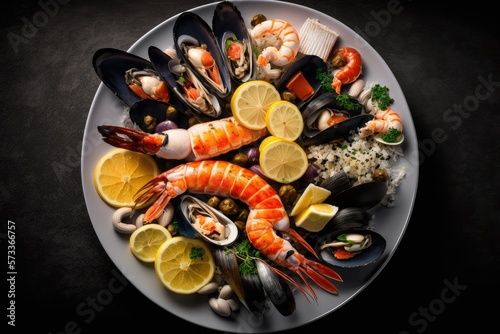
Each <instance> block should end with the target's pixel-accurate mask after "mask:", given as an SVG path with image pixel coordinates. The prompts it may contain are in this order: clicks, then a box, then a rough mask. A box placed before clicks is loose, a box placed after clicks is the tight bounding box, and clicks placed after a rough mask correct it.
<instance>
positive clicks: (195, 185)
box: [135, 160, 342, 299]
mask: <svg viewBox="0 0 500 334" xmlns="http://www.w3.org/2000/svg"><path fill="white" fill-rule="evenodd" d="M187 191H190V192H192V193H197V194H211V195H220V196H225V197H232V198H235V199H239V200H241V201H242V202H244V203H245V204H247V205H248V207H249V209H250V213H249V215H248V219H247V222H246V232H247V236H248V239H249V241H250V242H251V243H252V245H253V246H254V247H255V248H256V249H258V250H259V251H260V252H261V254H263V255H264V256H266V257H267V258H268V259H269V260H271V261H274V262H275V263H276V264H278V265H280V266H283V267H285V268H287V269H289V270H290V271H292V272H294V273H296V274H297V275H298V276H299V277H300V278H301V279H302V281H303V282H304V283H305V285H306V287H307V290H305V289H304V288H302V287H301V286H300V285H299V284H298V283H297V282H295V281H294V280H293V279H292V278H291V277H289V276H288V275H286V274H285V273H284V272H282V271H281V270H279V269H277V268H275V267H274V266H273V267H272V268H273V270H275V271H276V272H277V273H278V274H279V275H281V276H282V277H284V278H285V279H287V280H288V281H289V282H290V283H292V284H294V285H295V286H297V288H298V289H299V290H300V291H302V292H303V293H304V294H306V295H307V291H308V292H309V293H310V294H311V295H312V296H313V297H314V298H315V299H316V298H317V297H316V294H315V292H314V290H313V288H312V287H311V286H310V285H309V283H308V282H307V280H306V276H307V277H309V278H310V279H312V280H313V281H314V282H315V283H316V284H318V285H319V286H320V287H321V288H323V289H325V290H326V291H328V292H330V293H333V294H337V293H338V290H337V288H336V287H335V285H334V284H333V283H332V282H331V281H330V280H328V278H330V279H333V280H336V281H340V282H342V278H341V277H340V276H339V275H338V274H337V273H336V272H335V271H334V270H333V269H331V268H329V267H327V266H325V265H323V264H321V263H319V262H316V261H313V260H310V259H308V258H306V257H305V256H304V255H302V254H301V253H299V252H298V251H297V250H296V249H295V248H294V247H293V246H292V245H291V243H290V242H289V241H288V240H285V239H284V238H282V237H281V236H279V235H278V233H277V231H279V233H280V234H281V235H282V236H288V237H290V238H291V239H293V240H295V241H296V242H298V243H299V244H300V245H302V246H303V247H304V248H305V249H307V250H308V251H309V252H311V253H312V254H313V255H314V256H315V257H316V258H318V256H317V254H316V253H315V251H314V249H313V248H312V247H311V246H310V245H309V244H308V243H307V242H306V241H305V240H304V239H303V238H302V237H301V236H300V235H299V233H297V232H296V231H295V230H293V229H291V228H290V221H289V218H288V215H287V213H286V211H285V208H284V206H283V203H282V202H281V199H280V197H279V195H278V194H277V192H276V191H275V190H274V189H273V188H272V187H271V186H270V185H269V184H268V183H267V182H266V181H265V180H264V179H263V178H261V177H260V176H259V175H257V174H255V173H253V172H252V171H250V170H248V169H246V168H243V167H240V166H238V165H235V164H232V163H230V162H227V161H216V160H203V161H195V162H187V163H186V164H181V165H178V166H176V167H174V168H172V169H170V170H168V171H166V172H164V173H162V174H160V175H158V176H157V177H156V178H154V179H152V180H151V181H149V182H148V183H146V184H145V185H144V186H143V187H142V188H141V189H140V190H139V191H138V192H137V194H136V197H135V198H136V203H137V204H142V203H146V202H149V201H150V200H153V199H156V201H155V202H154V203H153V204H152V206H151V207H149V209H148V210H147V211H146V213H145V215H144V218H143V219H144V223H146V224H147V223H151V222H153V221H154V220H155V219H157V218H158V217H159V216H160V215H161V213H162V211H163V209H164V208H165V206H166V205H167V204H168V203H169V201H170V199H171V198H174V197H177V196H179V195H181V194H183V193H185V192H187Z"/></svg>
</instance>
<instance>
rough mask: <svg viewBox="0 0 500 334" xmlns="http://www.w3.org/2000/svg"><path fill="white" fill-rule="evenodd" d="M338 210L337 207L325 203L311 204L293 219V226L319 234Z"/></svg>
mask: <svg viewBox="0 0 500 334" xmlns="http://www.w3.org/2000/svg"><path fill="white" fill-rule="evenodd" d="M338 210H339V208H338V207H336V206H334V205H331V204H327V203H316V204H312V205H310V206H309V207H308V208H307V209H305V210H304V211H302V212H301V213H299V214H298V215H297V216H296V217H295V225H296V226H297V227H301V228H303V229H305V230H307V231H310V232H319V231H321V230H322V229H323V228H324V227H325V225H326V224H327V223H328V222H329V221H330V220H331V219H332V218H333V217H334V216H335V214H337V212H338Z"/></svg>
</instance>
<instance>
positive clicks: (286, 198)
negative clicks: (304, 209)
mask: <svg viewBox="0 0 500 334" xmlns="http://www.w3.org/2000/svg"><path fill="white" fill-rule="evenodd" d="M278 195H279V197H280V198H281V201H282V202H283V204H284V205H285V206H286V205H289V204H292V203H293V202H295V200H296V199H297V189H295V187H293V186H292V185H289V184H285V185H283V186H281V187H280V189H279V191H278Z"/></svg>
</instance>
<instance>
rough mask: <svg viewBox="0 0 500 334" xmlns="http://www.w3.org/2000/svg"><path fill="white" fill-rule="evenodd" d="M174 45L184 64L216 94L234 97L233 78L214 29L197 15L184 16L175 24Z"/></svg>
mask: <svg viewBox="0 0 500 334" xmlns="http://www.w3.org/2000/svg"><path fill="white" fill-rule="evenodd" d="M173 35H174V44H175V49H176V50H177V54H179V55H180V58H181V60H182V61H183V63H184V64H185V65H186V67H188V68H189V69H190V70H191V71H192V72H193V74H194V75H195V76H196V77H197V78H198V79H199V80H200V82H201V83H203V85H204V86H205V87H206V88H207V89H208V90H209V91H210V92H211V93H213V94H216V95H217V96H219V97H221V98H225V97H226V96H228V95H229V94H230V93H231V89H232V88H231V76H230V75H229V71H228V69H227V67H226V63H225V61H224V58H223V56H222V53H221V50H220V48H219V45H218V42H217V40H216V39H215V36H214V33H213V31H212V29H211V28H210V26H209V25H208V24H207V23H206V22H205V21H204V20H203V19H202V18H201V17H200V16H199V15H197V14H195V13H193V12H183V13H181V14H180V15H179V17H178V18H177V20H176V21H175V23H174V28H173Z"/></svg>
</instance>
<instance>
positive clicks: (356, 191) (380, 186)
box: [325, 181, 388, 210]
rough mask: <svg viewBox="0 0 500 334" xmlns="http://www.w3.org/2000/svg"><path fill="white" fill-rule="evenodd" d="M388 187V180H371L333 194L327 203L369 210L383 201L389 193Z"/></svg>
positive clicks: (340, 206)
mask: <svg viewBox="0 0 500 334" xmlns="http://www.w3.org/2000/svg"><path fill="white" fill-rule="evenodd" d="M387 189H388V186H387V183H386V182H383V181H369V182H365V183H361V184H358V185H355V186H352V187H350V188H347V189H345V190H342V191H340V192H338V193H335V194H331V195H330V196H329V197H328V198H327V199H326V200H325V203H329V204H332V205H335V206H338V207H339V208H347V207H357V208H361V209H365V210H368V209H371V208H372V207H374V206H375V205H377V204H378V203H380V201H382V199H383V198H384V197H385V195H386V194H387Z"/></svg>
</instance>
